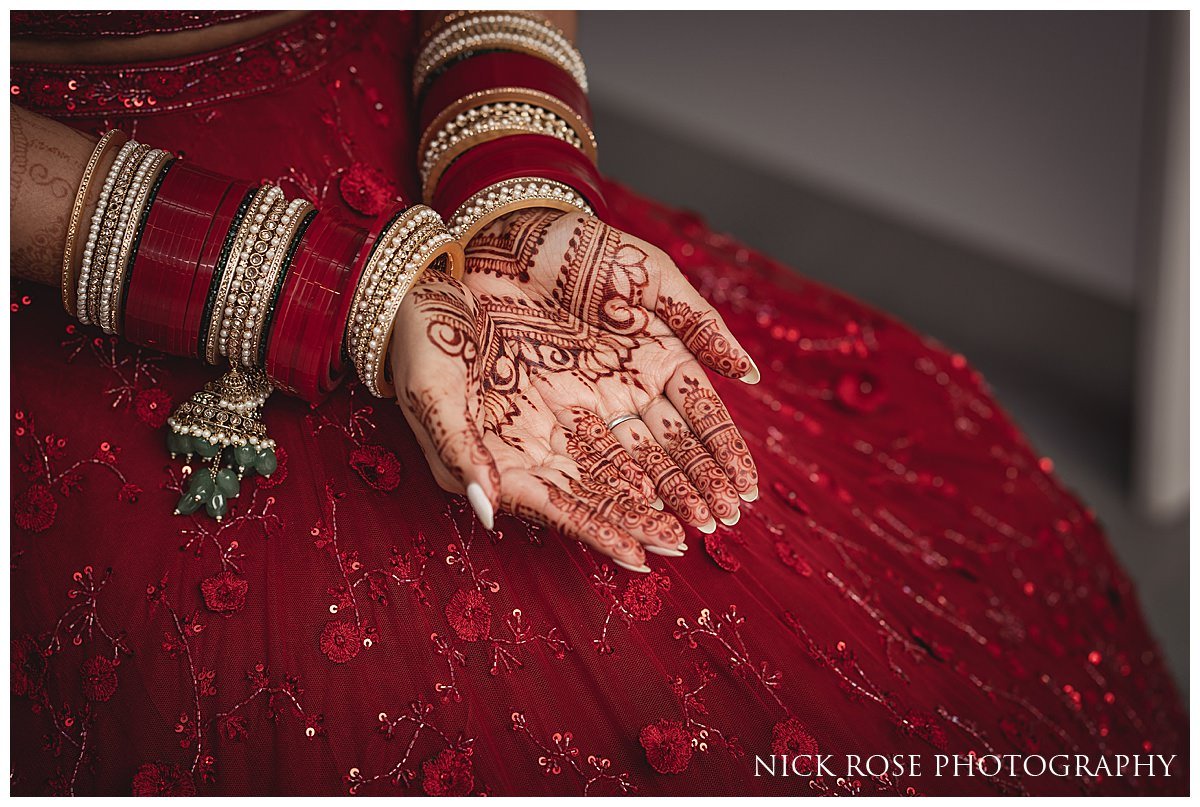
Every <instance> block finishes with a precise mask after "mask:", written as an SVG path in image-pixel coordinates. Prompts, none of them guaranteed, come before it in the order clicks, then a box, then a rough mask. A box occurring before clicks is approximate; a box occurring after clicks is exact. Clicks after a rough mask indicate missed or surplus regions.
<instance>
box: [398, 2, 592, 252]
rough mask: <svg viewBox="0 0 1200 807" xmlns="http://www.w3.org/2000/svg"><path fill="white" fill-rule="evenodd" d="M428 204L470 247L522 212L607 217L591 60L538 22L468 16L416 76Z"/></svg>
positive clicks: (491, 14)
mask: <svg viewBox="0 0 1200 807" xmlns="http://www.w3.org/2000/svg"><path fill="white" fill-rule="evenodd" d="M413 93H414V97H415V98H417V99H418V118H419V121H418V126H419V128H418V131H420V132H421V137H420V141H419V146H418V149H417V164H418V167H419V168H420V176H421V183H422V193H423V194H424V199H425V202H426V203H427V204H428V205H429V206H430V207H432V208H433V209H434V210H436V211H438V212H439V213H441V214H442V216H443V217H444V218H445V220H446V221H447V222H448V223H449V225H450V231H451V232H452V233H454V235H455V236H456V237H458V238H459V239H460V240H462V241H463V243H466V242H467V241H469V240H470V238H471V237H472V236H473V235H475V234H476V233H478V232H479V231H480V230H482V229H483V228H484V227H485V226H486V225H487V224H488V222H490V221H492V220H493V219H496V218H498V217H499V216H502V215H504V214H506V213H509V212H511V211H513V210H518V209H521V208H527V207H551V208H555V209H558V210H564V211H568V212H581V213H587V214H592V215H598V216H600V217H601V218H603V217H604V214H605V213H606V205H605V202H604V197H603V195H602V193H601V186H600V176H599V173H598V172H597V170H596V138H595V136H594V135H593V134H592V112H591V108H590V106H589V105H588V100H587V75H586V73H585V72H584V67H583V59H582V57H581V56H580V55H579V51H578V50H576V48H575V46H574V45H573V44H571V42H570V40H568V39H567V38H566V36H564V35H563V33H562V32H561V31H559V30H558V29H557V28H555V27H554V26H553V25H551V24H550V23H549V22H547V21H546V20H545V19H543V18H541V17H540V16H538V15H537V14H534V13H531V12H521V11H460V12H454V13H452V14H449V15H447V16H445V17H443V18H442V19H441V20H439V21H438V22H437V23H436V24H434V25H433V26H432V27H431V28H430V29H429V30H428V31H426V32H425V33H424V35H423V38H422V42H421V47H420V50H419V52H418V54H417V58H416V62H415V65H414V68H413Z"/></svg>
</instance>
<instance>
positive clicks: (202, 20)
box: [9, 11, 268, 39]
mask: <svg viewBox="0 0 1200 807" xmlns="http://www.w3.org/2000/svg"><path fill="white" fill-rule="evenodd" d="M265 13H268V12H264V11H13V12H11V16H10V18H9V19H10V23H11V26H12V27H11V31H12V35H13V36H14V37H36V38H39V39H66V38H74V37H95V36H144V35H146V34H169V33H172V32H175V31H187V30H191V29H193V28H207V27H208V26H210V25H218V24H220V23H224V22H234V21H235V20H241V19H245V18H246V17H255V16H258V15H259V14H265Z"/></svg>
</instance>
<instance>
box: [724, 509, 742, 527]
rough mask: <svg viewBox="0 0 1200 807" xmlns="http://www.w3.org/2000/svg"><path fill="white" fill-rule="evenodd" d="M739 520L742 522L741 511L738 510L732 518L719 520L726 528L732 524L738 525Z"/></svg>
mask: <svg viewBox="0 0 1200 807" xmlns="http://www.w3.org/2000/svg"><path fill="white" fill-rule="evenodd" d="M741 520H742V511H741V510H738V511H737V512H736V513H734V514H733V518H723V519H721V523H722V524H724V525H725V526H726V527H732V526H733V525H734V524H736V523H738V522H739V521H741Z"/></svg>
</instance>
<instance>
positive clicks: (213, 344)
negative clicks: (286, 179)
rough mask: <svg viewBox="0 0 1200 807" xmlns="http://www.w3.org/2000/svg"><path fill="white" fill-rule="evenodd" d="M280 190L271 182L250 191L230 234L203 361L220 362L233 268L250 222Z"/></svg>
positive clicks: (245, 242)
mask: <svg viewBox="0 0 1200 807" xmlns="http://www.w3.org/2000/svg"><path fill="white" fill-rule="evenodd" d="M279 193H281V191H280V190H279V189H278V188H276V187H275V186H273V185H263V186H262V187H261V188H259V189H258V192H257V193H255V194H254V198H253V199H252V200H251V202H250V206H249V207H248V208H246V215H245V216H243V217H242V221H241V224H240V225H239V226H238V231H237V234H236V235H235V236H234V239H233V245H232V246H231V247H230V249H229V256H228V257H227V258H226V259H225V267H224V269H223V271H222V272H221V278H220V285H219V287H218V289H217V295H216V297H215V302H214V303H213V312H212V317H211V319H210V322H209V326H208V341H207V344H206V345H205V351H204V360H205V361H207V362H208V363H209V364H218V363H219V362H220V361H221V355H222V351H223V350H224V346H225V341H224V340H222V338H221V331H222V330H225V332H226V335H228V327H229V317H231V316H232V314H233V311H232V306H231V305H230V304H229V300H230V291H231V290H232V288H233V281H234V275H235V274H236V272H235V269H236V268H237V267H238V266H239V265H240V264H241V261H242V257H243V256H242V253H243V252H244V251H245V250H246V248H247V247H248V245H249V241H250V226H251V225H252V224H253V223H254V220H255V217H256V216H257V215H258V214H260V213H261V212H262V211H264V210H267V211H269V210H270V205H271V202H272V201H273V200H274V198H275V197H277V196H278V195H279Z"/></svg>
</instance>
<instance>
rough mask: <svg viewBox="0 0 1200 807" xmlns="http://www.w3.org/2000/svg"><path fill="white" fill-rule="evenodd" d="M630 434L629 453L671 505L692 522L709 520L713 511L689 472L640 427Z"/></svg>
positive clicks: (700, 522)
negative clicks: (705, 501) (644, 433)
mask: <svg viewBox="0 0 1200 807" xmlns="http://www.w3.org/2000/svg"><path fill="white" fill-rule="evenodd" d="M630 436H631V439H632V440H633V447H632V448H631V449H630V451H629V453H630V454H631V455H633V458H634V459H635V460H636V461H637V463H638V464H639V465H641V466H642V470H644V471H645V472H646V474H647V476H649V477H650V479H651V480H652V481H653V482H654V486H655V487H656V488H657V489H658V493H659V495H660V496H662V498H663V501H664V502H666V503H667V506H668V507H670V508H671V509H672V510H674V511H675V512H676V513H678V514H679V517H680V518H681V519H683V520H684V521H686V522H688V523H691V524H704V523H707V522H708V521H709V519H711V518H712V514H711V513H710V512H709V510H708V505H706V504H705V503H704V499H703V498H702V497H701V496H700V493H699V491H697V490H696V488H695V486H694V485H692V483H691V480H689V479H688V477H687V474H685V473H684V472H683V470H682V469H681V468H680V467H679V466H678V465H676V464H675V461H674V460H672V459H671V458H670V457H668V456H667V452H665V451H663V448H662V446H660V445H659V444H658V442H657V441H655V440H654V439H652V438H650V437H643V436H642V435H641V434H639V433H638V431H637V430H636V429H635V430H634V431H633V432H632V433H631V435H630Z"/></svg>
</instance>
